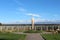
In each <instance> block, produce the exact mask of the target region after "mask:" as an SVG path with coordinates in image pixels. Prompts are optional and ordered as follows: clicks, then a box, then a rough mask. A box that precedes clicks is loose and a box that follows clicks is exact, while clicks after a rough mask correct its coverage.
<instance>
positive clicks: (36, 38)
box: [26, 33, 44, 40]
mask: <svg viewBox="0 0 60 40" xmlns="http://www.w3.org/2000/svg"><path fill="white" fill-rule="evenodd" d="M26 40H44V39H43V38H42V37H41V35H40V34H38V33H37V34H34V33H33V34H27V37H26Z"/></svg>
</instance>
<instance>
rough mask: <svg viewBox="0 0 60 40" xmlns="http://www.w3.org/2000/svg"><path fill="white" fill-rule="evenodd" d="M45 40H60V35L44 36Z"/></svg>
mask: <svg viewBox="0 0 60 40" xmlns="http://www.w3.org/2000/svg"><path fill="white" fill-rule="evenodd" d="M42 37H43V38H44V39H45V40H60V34H42Z"/></svg>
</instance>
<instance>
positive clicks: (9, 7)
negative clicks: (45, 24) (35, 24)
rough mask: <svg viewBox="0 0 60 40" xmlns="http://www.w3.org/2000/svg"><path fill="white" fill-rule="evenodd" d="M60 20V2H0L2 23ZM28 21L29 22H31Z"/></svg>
mask: <svg viewBox="0 0 60 40" xmlns="http://www.w3.org/2000/svg"><path fill="white" fill-rule="evenodd" d="M31 15H33V16H34V18H35V20H36V21H46V20H49V21H52V20H53V21H55V20H60V0H0V22H2V23H7V22H24V21H27V20H29V21H30V19H31ZM29 21H28V22H29Z"/></svg>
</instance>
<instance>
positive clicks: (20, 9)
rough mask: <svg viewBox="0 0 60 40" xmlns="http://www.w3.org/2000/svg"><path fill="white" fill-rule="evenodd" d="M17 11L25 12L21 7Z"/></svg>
mask: <svg viewBox="0 0 60 40" xmlns="http://www.w3.org/2000/svg"><path fill="white" fill-rule="evenodd" d="M19 11H21V12H26V11H27V10H26V9H24V8H22V7H21V8H19Z"/></svg>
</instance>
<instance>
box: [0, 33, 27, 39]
mask: <svg viewBox="0 0 60 40" xmlns="http://www.w3.org/2000/svg"><path fill="white" fill-rule="evenodd" d="M25 37H26V35H24V34H13V33H0V40H19V39H20V40H24V39H25Z"/></svg>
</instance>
